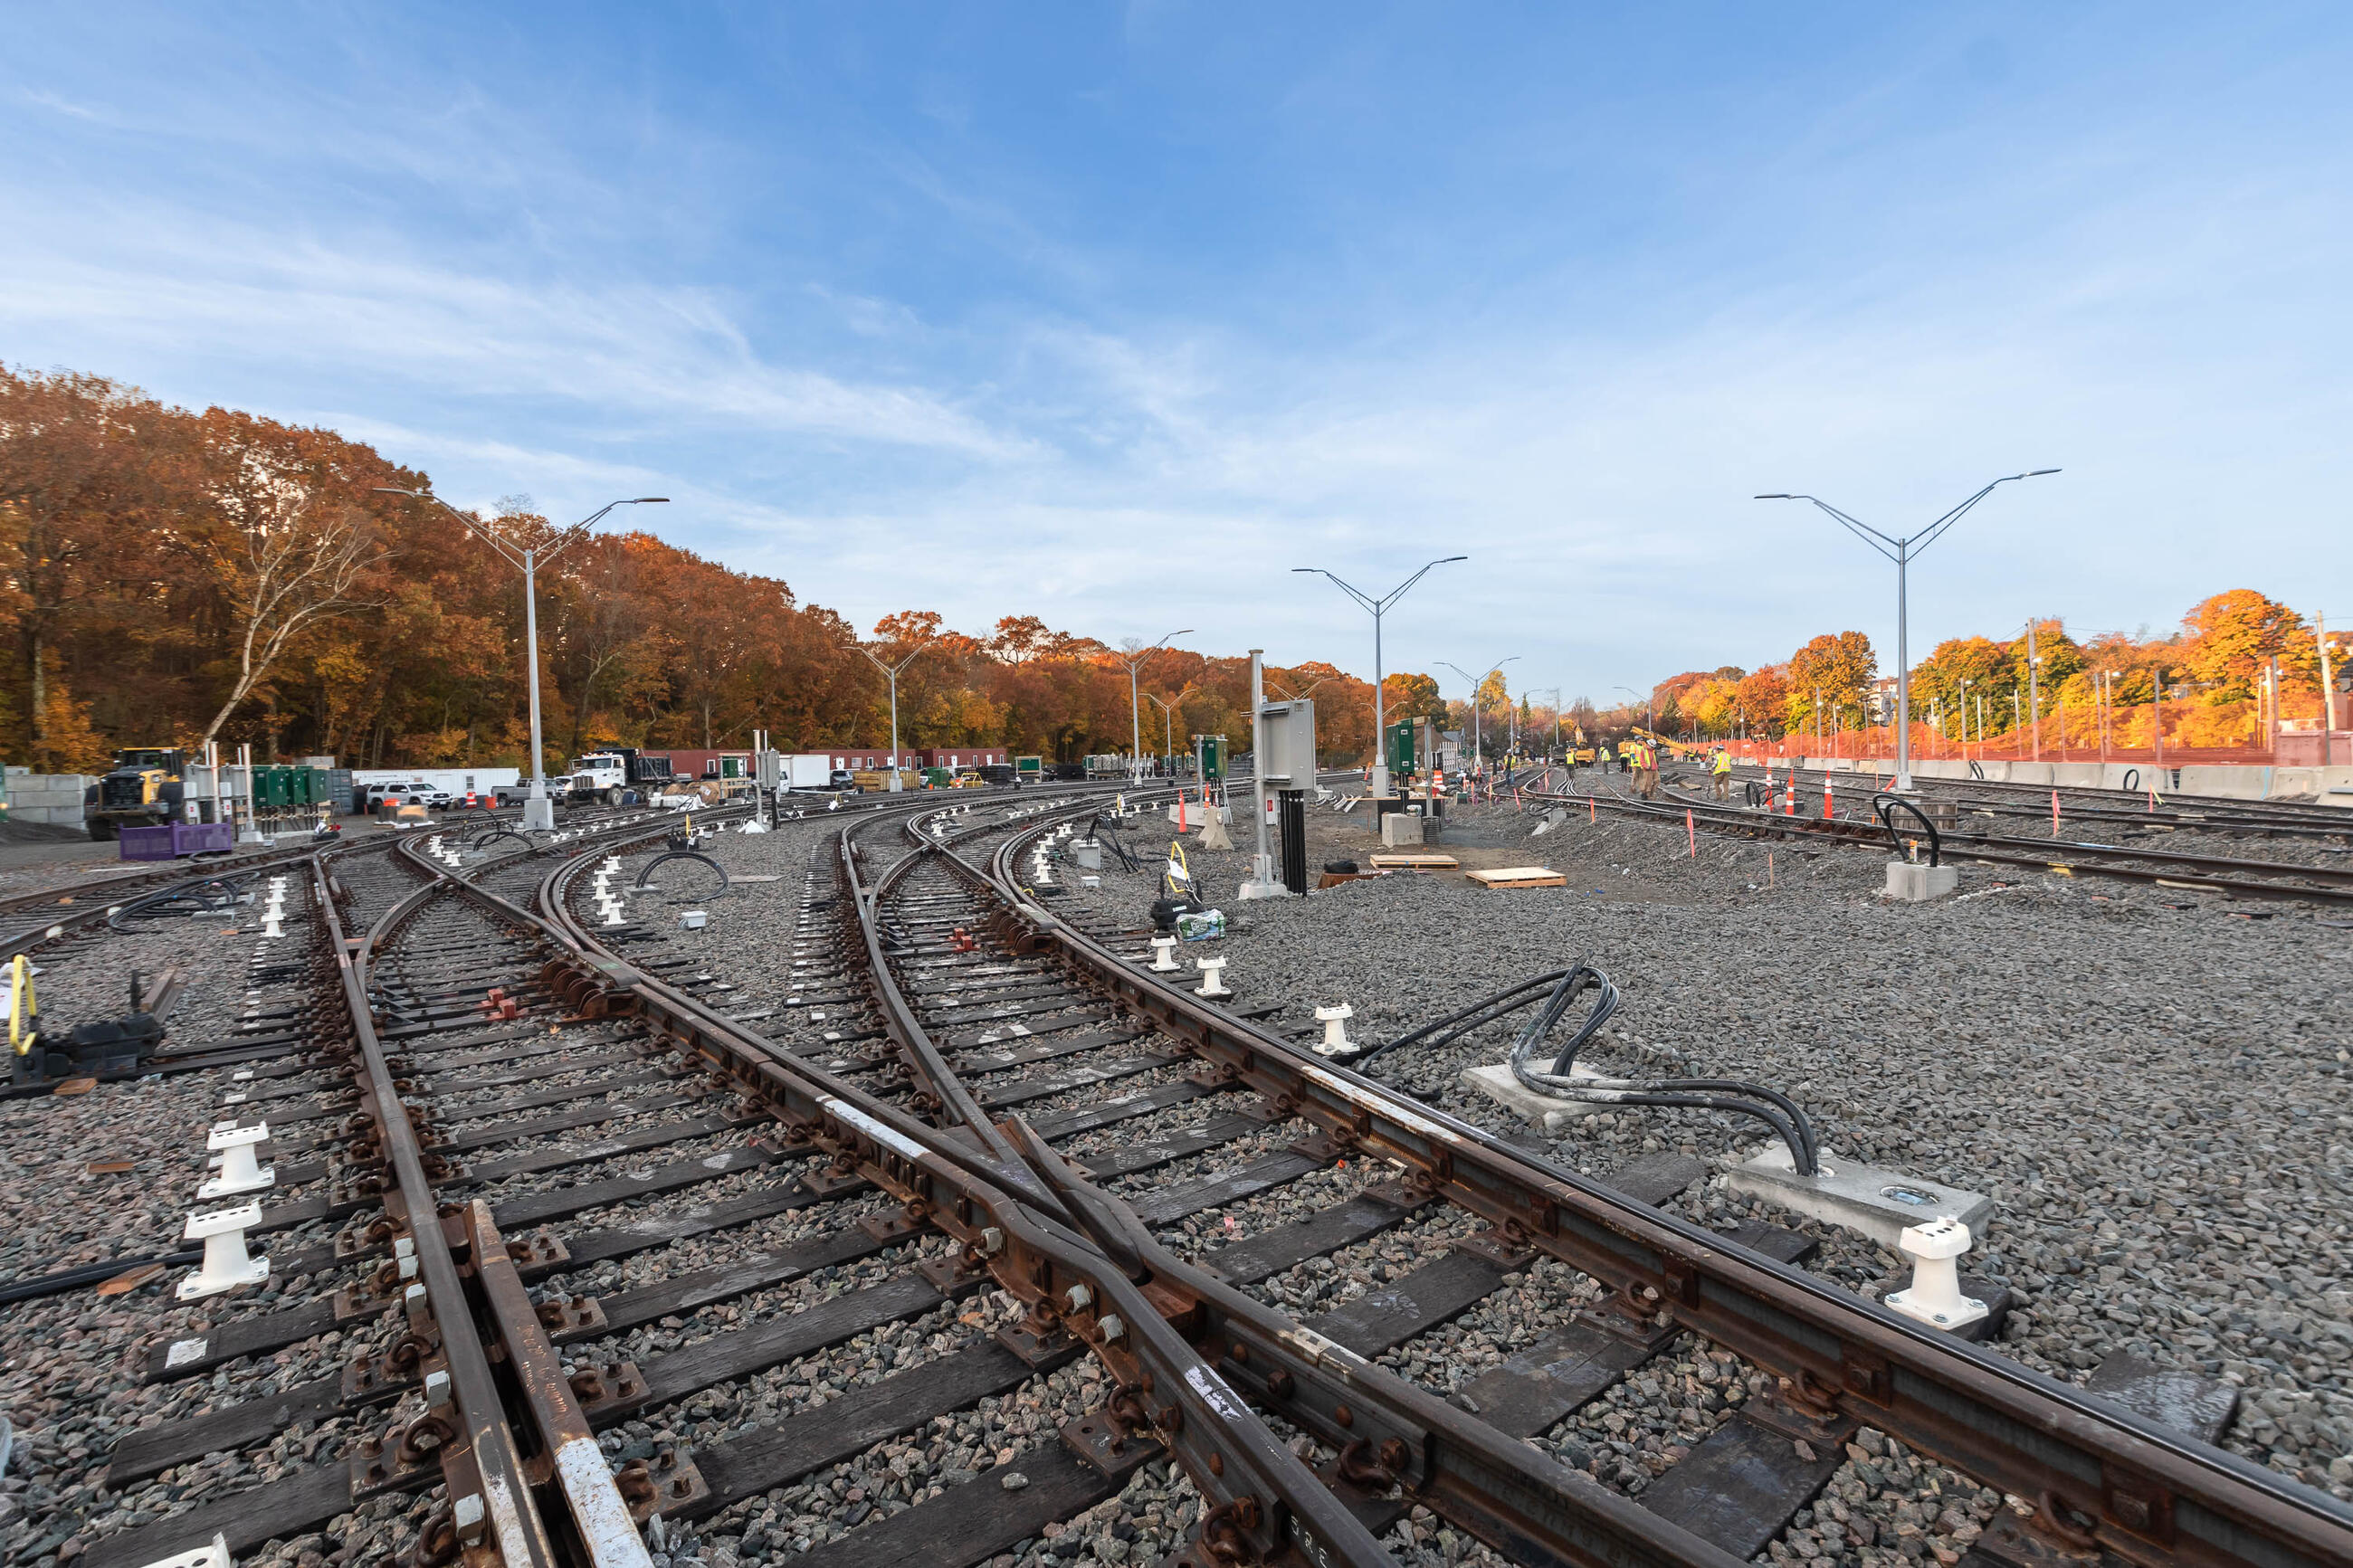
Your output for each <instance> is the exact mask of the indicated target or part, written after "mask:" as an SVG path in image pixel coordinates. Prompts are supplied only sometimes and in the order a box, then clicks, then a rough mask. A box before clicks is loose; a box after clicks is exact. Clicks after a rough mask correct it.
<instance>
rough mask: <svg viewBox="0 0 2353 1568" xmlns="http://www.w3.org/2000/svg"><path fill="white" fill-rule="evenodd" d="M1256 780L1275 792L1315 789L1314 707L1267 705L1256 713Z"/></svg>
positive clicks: (1302, 703) (1310, 703)
mask: <svg viewBox="0 0 2353 1568" xmlns="http://www.w3.org/2000/svg"><path fill="white" fill-rule="evenodd" d="M1259 730H1260V742H1259V748H1258V776H1259V777H1260V778H1261V779H1262V780H1263V781H1265V782H1266V783H1268V784H1273V785H1274V786H1276V787H1277V788H1279V789H1313V788H1314V787H1315V704H1314V702H1313V701H1310V700H1300V701H1296V702H1270V703H1268V704H1267V705H1266V706H1265V707H1263V708H1261V709H1260V710H1259Z"/></svg>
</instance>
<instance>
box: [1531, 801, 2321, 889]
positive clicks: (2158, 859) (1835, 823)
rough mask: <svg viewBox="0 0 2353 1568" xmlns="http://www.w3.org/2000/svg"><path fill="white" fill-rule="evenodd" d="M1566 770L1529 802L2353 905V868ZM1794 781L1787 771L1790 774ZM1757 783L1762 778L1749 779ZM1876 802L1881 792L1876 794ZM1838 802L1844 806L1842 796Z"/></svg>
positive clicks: (1749, 834)
mask: <svg viewBox="0 0 2353 1568" xmlns="http://www.w3.org/2000/svg"><path fill="white" fill-rule="evenodd" d="M1558 772H1559V770H1557V769H1554V770H1547V771H1546V773H1540V774H1539V775H1538V776H1537V778H1536V780H1535V782H1534V783H1531V784H1525V785H1523V786H1522V791H1521V793H1522V795H1523V797H1524V798H1525V799H1526V800H1529V801H1534V802H1537V803H1543V804H1550V805H1558V806H1562V807H1566V808H1567V809H1570V810H1572V811H1575V810H1585V811H1588V812H1609V813H1610V814H1611V815H1613V816H1625V817H1634V818H1639V819H1643V820H1648V821H1653V822H1657V823H1659V824H1661V825H1662V826H1678V827H1679V826H1683V824H1684V822H1685V820H1686V818H1687V817H1688V820H1689V821H1690V823H1691V825H1692V826H1693V827H1694V828H1695V829H1697V830H1699V831H1703V832H1707V833H1714V834H1722V835H1728V836H1732V837H1746V838H1757V839H1767V838H1769V839H1774V840H1778V841H1783V842H1797V843H1814V844H1820V845H1823V846H1835V847H1851V848H1868V849H1875V850H1879V851H1882V852H1885V851H1888V850H1889V849H1891V848H1896V847H1903V848H1905V849H1906V850H1907V851H1909V850H1911V849H1913V848H1915V847H1916V852H1917V853H1918V854H1919V856H1920V857H1921V858H1927V857H1928V855H1929V853H1930V852H1931V840H1932V838H1933V840H1934V852H1935V853H1936V854H1938V855H1940V856H1941V857H1943V858H1952V859H1959V860H1968V861H1973V862H1976V863H1978V864H1982V865H1988V866H2014V867H2018V868H2021V869H2026V870H2034V871H2043V872H2050V873H2054V874H2057V875H2060V876H2066V877H2102V878H2108V879H2116V880H2121V881H2130V882H2139V883H2143V884H2145V885H2147V886H2152V887H2158V888H2169V889H2175V890H2178V891H2182V892H2200V893H2219V894H2222V895H2224V896H2226V897H2231V898H2241V899H2271V900H2282V899H2284V900H2304V901H2306V902H2312V903H2326V904H2347V903H2353V866H2336V865H2313V864H2306V863H2303V862H2298V861H2291V860H2266V859H2261V858H2254V857H2251V856H2236V855H2201V854H2197V853H2192V852H2187V851H2179V850H2168V849H2157V848H2144V847H2138V846H2136V845H2129V844H2110V843H2102V842H2097V841H2094V840H2091V839H2082V838H2052V837H2026V836H2023V835H2011V834H1999V833H1989V832H1985V831H1982V830H1979V829H1978V828H1975V827H1973V826H1970V825H1969V824H1968V823H1967V822H1966V821H1965V822H1962V823H1961V824H1959V825H1958V826H1947V827H1944V828H1941V829H1938V830H1936V832H1935V833H1933V834H1931V833H1930V832H1929V831H1928V830H1927V829H1926V826H1925V825H1923V824H1922V823H1920V822H1919V821H1918V820H1917V819H1915V818H1914V817H1913V816H1910V815H1909V814H1906V813H1902V812H1900V811H1899V812H1898V813H1897V814H1895V816H1894V822H1895V823H1896V826H1895V828H1894V830H1893V831H1891V829H1890V828H1889V827H1888V826H1885V825H1883V824H1882V823H1881V822H1880V821H1878V820H1877V819H1876V818H1875V817H1874V816H1873V815H1872V807H1871V800H1870V799H1869V798H1865V799H1858V798H1857V797H1856V796H1855V795H1854V794H1853V793H1852V792H1850V794H1849V795H1847V796H1846V797H1844V800H1843V803H1842V804H1843V805H1844V806H1845V808H1846V809H1847V810H1848V811H1849V813H1850V814H1849V815H1846V816H1834V817H1824V816H1820V811H1821V809H1822V808H1821V798H1822V797H1821V792H1820V790H1819V789H1817V790H1814V791H1812V792H1811V793H1809V792H1808V791H1807V790H1806V789H1804V788H1802V787H1800V788H1799V790H1798V791H1797V794H1796V795H1795V798H1794V801H1793V800H1792V799H1791V798H1790V796H1789V795H1788V793H1787V790H1786V787H1785V786H1784V787H1777V789H1776V790H1775V791H1774V792H1773V793H1772V794H1771V795H1764V794H1763V792H1762V790H1761V788H1760V789H1759V791H1758V792H1757V793H1758V794H1759V795H1760V796H1761V797H1762V798H1761V800H1760V804H1758V805H1748V806H1741V805H1725V804H1722V803H1719V802H1716V801H1714V800H1711V799H1708V798H1705V797H1704V795H1703V794H1702V790H1703V788H1704V786H1703V785H1701V784H1697V783H1695V782H1691V781H1677V780H1670V781H1667V782H1666V784H1665V788H1666V789H1667V790H1668V791H1669V792H1671V793H1670V794H1669V795H1666V796H1664V797H1662V798H1661V799H1658V800H1655V801H1646V800H1641V799H1639V798H1636V797H1634V796H1631V795H1622V794H1620V793H1619V792H1618V791H1617V790H1616V789H1614V788H1609V787H1604V788H1600V789H1595V788H1593V787H1591V786H1589V785H1588V786H1584V787H1579V786H1578V785H1576V784H1569V785H1567V786H1566V787H1558V788H1546V787H1545V786H1546V784H1549V783H1551V782H1552V781H1553V779H1554V778H1556V776H1557V774H1558ZM1785 778H1786V775H1785ZM1746 782H1747V783H1749V784H1755V782H1756V781H1754V780H1751V781H1746ZM1873 798H1875V797H1873ZM1832 801H1833V805H1834V807H1835V806H1837V805H1840V804H1841V801H1840V797H1838V796H1837V795H1833V796H1832Z"/></svg>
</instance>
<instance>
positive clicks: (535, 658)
mask: <svg viewBox="0 0 2353 1568" xmlns="http://www.w3.org/2000/svg"><path fill="white" fill-rule="evenodd" d="M373 488H374V489H375V492H376V493H377V494H378V495H388V496H406V497H408V498H409V499H410V500H429V501H431V502H432V503H433V504H434V505H436V506H438V507H439V508H440V509H441V510H443V511H446V512H448V514H449V515H450V516H451V517H454V518H456V519H457V520H458V521H459V522H461V523H463V524H465V525H466V529H467V531H469V532H470V533H472V534H473V535H474V537H476V538H477V539H480V540H481V541H482V542H484V543H486V544H488V545H489V546H490V547H491V549H493V550H495V551H497V552H499V553H500V554H501V555H502V556H504V557H505V558H506V560H507V563H508V564H509V565H512V566H515V567H518V568H520V569H521V570H522V636H523V641H524V643H525V644H526V645H527V646H528V647H529V650H530V655H531V678H530V681H529V689H530V692H531V793H530V795H527V796H526V797H525V798H524V800H523V803H522V830H523V831H524V832H525V833H530V832H533V831H534V830H543V831H550V832H552V831H554V827H555V803H554V801H552V800H550V799H548V798H547V764H546V763H545V762H544V761H543V758H542V756H541V752H540V739H539V563H540V562H541V561H543V560H548V561H553V560H554V559H555V557H556V556H557V555H558V554H559V553H560V552H563V551H565V549H568V548H569V547H570V546H572V545H573V544H575V543H577V542H579V541H581V540H583V539H586V537H587V536H588V530H589V528H590V526H591V525H593V524H594V523H595V522H596V521H597V519H599V518H601V517H603V516H604V515H605V514H606V513H607V512H608V511H610V510H613V509H614V508H615V507H617V506H661V505H665V504H667V503H668V502H669V500H670V497H668V496H638V497H635V498H633V499H631V500H617V501H607V502H606V503H605V504H604V505H603V506H600V507H598V508H597V509H596V510H595V511H592V512H590V513H589V514H588V515H587V516H586V517H585V518H582V519H581V520H580V521H578V522H575V523H574V524H573V525H572V526H571V527H570V528H567V529H565V530H563V531H561V532H559V533H557V534H556V536H555V539H554V542H553V543H551V544H548V545H547V546H545V547H544V548H542V547H541V546H539V545H535V544H519V543H516V542H514V541H512V540H510V539H508V538H507V537H506V536H505V535H504V534H502V533H501V532H500V531H498V530H497V529H495V528H493V527H491V525H490V524H488V523H486V522H484V521H482V520H481V519H480V518H479V517H476V516H475V515H474V514H473V513H471V512H466V511H459V510H458V509H457V508H456V507H454V506H451V505H450V504H449V503H448V501H446V500H442V499H441V498H440V497H439V496H437V495H435V494H434V493H433V492H432V491H430V490H411V489H401V488H400V487H399V486H397V485H376V486H375V487H373Z"/></svg>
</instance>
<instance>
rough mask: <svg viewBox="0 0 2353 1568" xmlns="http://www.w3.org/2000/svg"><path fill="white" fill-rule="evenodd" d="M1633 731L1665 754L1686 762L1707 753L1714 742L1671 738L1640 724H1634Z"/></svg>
mask: <svg viewBox="0 0 2353 1568" xmlns="http://www.w3.org/2000/svg"><path fill="white" fill-rule="evenodd" d="M1633 731H1634V733H1635V734H1637V735H1640V736H1641V738H1642V739H1643V740H1645V741H1649V742H1653V743H1655V744H1657V745H1659V746H1661V747H1662V748H1664V749H1665V751H1666V752H1667V754H1668V755H1669V756H1671V757H1673V758H1674V759H1675V760H1676V761H1677V762H1688V761H1690V760H1691V759H1692V758H1694V757H1704V756H1705V755H1707V753H1708V752H1709V751H1710V749H1712V748H1713V747H1714V746H1715V742H1713V741H1677V740H1672V739H1671V738H1669V737H1668V736H1665V735H1662V734H1660V733H1659V732H1658V731H1654V730H1645V729H1643V728H1642V726H1641V725H1640V724H1636V725H1634V726H1633Z"/></svg>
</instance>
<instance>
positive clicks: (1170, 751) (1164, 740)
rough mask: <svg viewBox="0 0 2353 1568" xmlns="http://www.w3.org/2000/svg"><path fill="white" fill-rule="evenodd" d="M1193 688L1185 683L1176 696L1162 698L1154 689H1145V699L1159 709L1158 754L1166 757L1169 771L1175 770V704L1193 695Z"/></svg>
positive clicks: (1173, 771)
mask: <svg viewBox="0 0 2353 1568" xmlns="http://www.w3.org/2000/svg"><path fill="white" fill-rule="evenodd" d="M1193 691H1194V688H1193V686H1192V685H1191V683H1189V682H1188V683H1187V685H1186V687H1185V689H1184V690H1182V691H1180V692H1178V693H1177V694H1176V696H1174V697H1170V698H1166V699H1163V698H1162V697H1161V696H1160V694H1159V693H1158V692H1156V691H1147V692H1145V694H1144V696H1145V700H1146V701H1148V702H1151V703H1153V704H1155V706H1157V707H1158V708H1159V710H1160V754H1161V756H1162V757H1163V758H1164V759H1166V765H1167V768H1168V771H1169V772H1170V773H1175V772H1176V704H1177V703H1179V702H1182V701H1184V700H1185V699H1187V697H1190V696H1192V695H1193Z"/></svg>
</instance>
